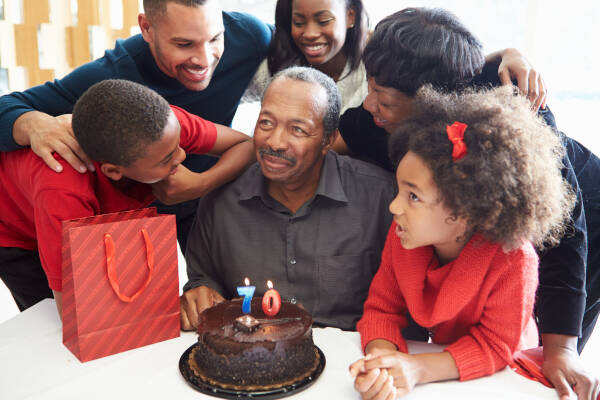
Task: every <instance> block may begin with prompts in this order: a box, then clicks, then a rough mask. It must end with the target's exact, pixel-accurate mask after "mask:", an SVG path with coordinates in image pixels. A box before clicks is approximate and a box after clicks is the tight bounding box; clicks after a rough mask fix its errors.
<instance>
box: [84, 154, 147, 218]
mask: <svg viewBox="0 0 600 400" xmlns="http://www.w3.org/2000/svg"><path fill="white" fill-rule="evenodd" d="M94 167H95V169H96V184H95V186H96V187H95V191H96V196H97V197H98V203H99V204H100V211H101V212H102V213H103V214H106V213H113V212H119V211H125V210H134V209H138V208H143V207H146V206H148V205H149V204H150V203H152V202H153V201H154V200H155V199H156V198H155V197H154V195H153V194H152V188H151V187H150V185H147V184H145V183H139V182H137V183H136V184H134V185H133V186H131V187H130V188H129V189H128V190H127V192H122V191H120V190H119V189H117V188H116V187H115V186H114V185H113V184H112V180H111V179H110V178H108V177H107V176H106V175H104V174H103V173H102V171H101V170H100V164H99V163H97V162H94Z"/></svg>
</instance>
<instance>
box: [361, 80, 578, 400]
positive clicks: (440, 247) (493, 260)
mask: <svg viewBox="0 0 600 400" xmlns="http://www.w3.org/2000/svg"><path fill="white" fill-rule="evenodd" d="M415 112H416V117H415V118H414V119H412V120H410V121H407V122H406V123H405V124H403V125H402V126H401V128H400V130H399V132H397V133H396V134H394V135H392V136H391V141H390V156H391V158H392V160H393V162H394V163H395V165H397V172H396V178H397V182H398V196H397V197H396V198H395V199H394V200H393V201H392V203H391V204H390V211H391V212H392V214H394V223H392V226H391V228H390V231H389V233H388V238H387V241H386V244H385V248H384V250H383V255H382V261H381V267H380V268H379V271H378V272H377V274H376V275H375V278H374V279H373V282H372V284H371V288H370V291H369V297H368V298H367V301H366V303H365V308H364V315H363V317H362V319H361V320H360V322H359V323H358V325H357V329H358V331H359V332H360V334H361V342H362V346H363V349H364V351H365V353H366V355H367V356H366V357H365V358H364V359H362V360H359V361H357V362H355V363H354V364H352V365H351V366H350V372H351V374H352V376H353V377H355V387H356V389H357V390H358V391H359V392H360V393H361V395H362V396H363V398H365V399H367V398H369V399H370V398H372V397H374V396H377V398H378V399H389V398H395V396H396V395H397V394H405V393H407V392H409V391H410V390H412V388H413V387H414V386H415V385H416V384H418V383H425V382H434V381H439V380H447V379H460V380H468V379H473V378H477V377H480V376H484V375H489V374H492V373H494V372H496V371H498V370H500V369H502V368H504V367H505V366H506V365H507V364H508V363H509V362H510V361H511V360H512V355H513V353H514V352H515V351H517V350H520V349H524V348H528V347H534V346H537V343H538V335H537V329H536V326H535V323H534V320H533V318H532V315H533V303H534V297H535V291H536V287H537V268H538V258H537V256H536V253H535V250H534V247H533V245H538V246H542V245H554V244H556V243H557V241H558V240H559V239H560V237H561V234H562V233H563V231H564V222H565V220H566V219H567V217H568V215H569V212H570V210H571V208H572V205H573V201H574V196H573V193H572V190H571V188H570V186H569V185H568V183H567V182H566V181H565V180H564V179H563V178H562V176H561V173H560V168H561V157H562V152H563V150H562V146H561V143H560V139H559V137H558V136H557V135H556V134H555V133H554V132H553V131H552V130H551V129H550V128H548V127H547V126H546V125H545V124H544V123H543V122H542V121H541V120H539V119H537V118H536V117H535V115H534V114H533V112H532V111H530V109H529V104H528V103H527V101H526V100H525V99H524V98H521V97H516V96H514V95H513V93H512V90H511V89H510V88H499V89H495V90H494V91H490V92H485V93H474V92H468V93H465V94H463V95H441V94H439V93H436V92H435V91H433V90H432V89H430V88H427V87H426V88H423V89H421V90H420V91H419V92H417V95H416V97H415ZM408 314H410V316H411V317H412V318H413V319H414V320H415V321H416V322H417V323H418V324H419V325H421V326H423V327H425V328H427V329H428V330H429V332H430V335H431V338H432V340H433V342H434V343H439V344H446V345H447V346H446V348H445V349H444V351H443V352H441V353H430V354H418V355H411V354H407V347H406V342H405V341H404V339H403V337H402V329H403V328H404V327H405V326H407V324H408V323H407V316H408Z"/></svg>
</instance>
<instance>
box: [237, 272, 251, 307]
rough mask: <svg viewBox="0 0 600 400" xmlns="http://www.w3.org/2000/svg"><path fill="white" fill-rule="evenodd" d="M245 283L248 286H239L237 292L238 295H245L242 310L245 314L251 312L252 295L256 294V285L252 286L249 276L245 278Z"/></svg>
mask: <svg viewBox="0 0 600 400" xmlns="http://www.w3.org/2000/svg"><path fill="white" fill-rule="evenodd" d="M244 285H246V286H238V287H237V292H238V296H244V301H243V303H242V312H243V313H244V314H250V305H251V304H252V296H253V295H254V290H255V289H256V287H254V286H250V279H248V278H244Z"/></svg>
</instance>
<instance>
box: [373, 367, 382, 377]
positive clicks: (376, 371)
mask: <svg viewBox="0 0 600 400" xmlns="http://www.w3.org/2000/svg"><path fill="white" fill-rule="evenodd" d="M373 371H374V374H375V376H379V374H380V373H381V371H380V370H379V368H375V369H374V370H373Z"/></svg>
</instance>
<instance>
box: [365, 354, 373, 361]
mask: <svg viewBox="0 0 600 400" xmlns="http://www.w3.org/2000/svg"><path fill="white" fill-rule="evenodd" d="M372 358H373V354H371V353H369V354H367V355H366V356H365V360H370V359H372Z"/></svg>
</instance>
